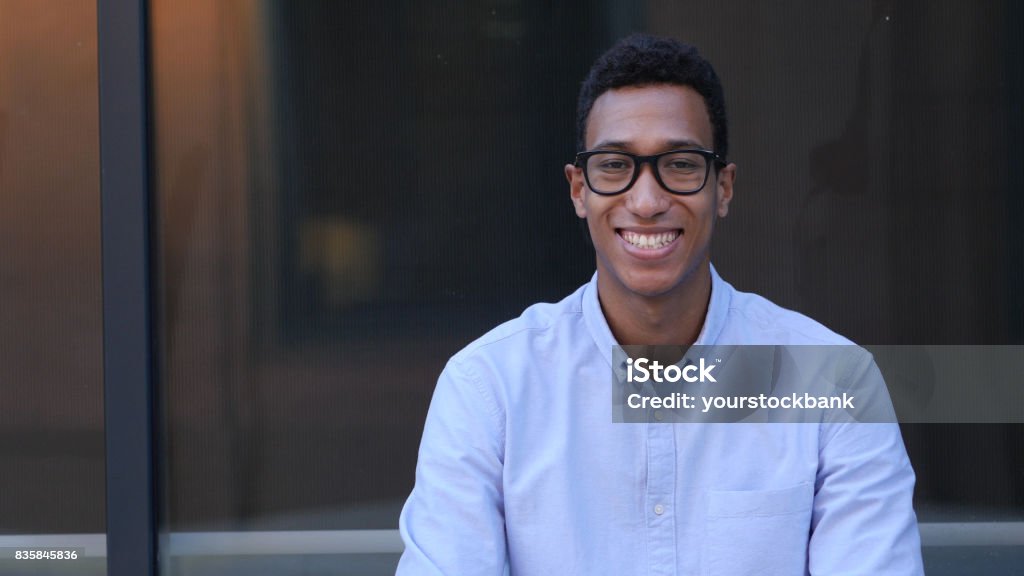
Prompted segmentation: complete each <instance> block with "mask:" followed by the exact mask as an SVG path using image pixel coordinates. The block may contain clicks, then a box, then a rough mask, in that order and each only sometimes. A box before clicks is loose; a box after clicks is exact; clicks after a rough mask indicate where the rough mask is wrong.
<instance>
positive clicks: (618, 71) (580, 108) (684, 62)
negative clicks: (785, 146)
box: [576, 34, 729, 158]
mask: <svg viewBox="0 0 1024 576" xmlns="http://www.w3.org/2000/svg"><path fill="white" fill-rule="evenodd" d="M652 84H676V85H679V86H689V87H690V88H692V89H694V90H695V91H696V92H697V93H698V94H700V95H701V96H702V97H703V98H704V105H705V106H706V107H707V110H708V117H709V118H710V119H711V129H712V136H713V138H714V142H713V145H714V151H715V152H717V153H718V154H719V155H720V156H721V157H722V158H727V157H728V156H727V154H728V152H729V128H728V123H727V121H726V117H725V94H724V93H723V91H722V83H721V82H720V81H719V80H718V75H717V74H715V70H714V68H712V67H711V63H710V62H708V61H707V60H705V59H704V58H703V57H702V56H701V55H700V53H699V52H698V51H697V49H696V48H695V47H693V46H690V45H689V44H684V43H682V42H680V41H678V40H675V39H672V38H660V37H657V36H651V35H648V34H633V35H632V36H627V37H626V38H623V39H622V40H619V42H617V43H616V44H615V46H612V48H611V49H609V50H608V51H607V52H605V53H604V54H602V55H601V57H600V58H598V59H597V61H596V62H594V65H593V66H592V67H591V68H590V72H589V73H588V74H587V78H586V80H584V81H583V86H582V87H581V88H580V97H579V101H578V103H577V105H576V149H577V150H584V149H585V145H586V144H585V141H586V131H587V118H588V117H589V116H590V109H591V108H593V106H594V101H595V100H597V98H598V97H599V96H600V95H601V94H604V93H605V92H606V91H608V90H611V89H614V88H623V87H626V86H648V85H652Z"/></svg>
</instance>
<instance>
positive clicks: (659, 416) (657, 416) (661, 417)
mask: <svg viewBox="0 0 1024 576" xmlns="http://www.w3.org/2000/svg"><path fill="white" fill-rule="evenodd" d="M654 419H655V420H657V421H658V422H661V421H662V420H664V419H665V415H664V414H662V413H661V410H655V411H654Z"/></svg>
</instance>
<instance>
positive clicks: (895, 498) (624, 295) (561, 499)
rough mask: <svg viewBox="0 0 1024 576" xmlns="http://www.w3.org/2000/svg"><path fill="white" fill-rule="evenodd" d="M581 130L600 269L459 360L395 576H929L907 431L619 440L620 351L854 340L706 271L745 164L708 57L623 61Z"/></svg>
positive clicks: (599, 77) (440, 394)
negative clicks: (738, 159)
mask: <svg viewBox="0 0 1024 576" xmlns="http://www.w3.org/2000/svg"><path fill="white" fill-rule="evenodd" d="M577 131H578V142H579V150H581V152H580V153H579V154H578V155H577V158H576V162H575V163H573V164H570V165H567V166H566V167H565V174H566V177H567V179H568V181H569V191H570V197H571V199H572V202H573V205H574V207H575V210H576V214H577V215H578V216H579V217H580V218H584V219H586V224H587V227H588V230H589V233H590V237H591V238H592V240H593V245H594V249H595V252H596V256H597V273H596V274H595V276H594V279H592V280H591V282H590V283H589V284H587V285H585V286H583V287H581V288H580V289H579V290H578V291H576V292H575V293H574V294H572V295H571V296H569V297H567V298H566V299H564V300H562V301H561V302H559V303H557V304H538V305H535V306H532V307H530V308H529V309H527V310H526V311H525V312H524V313H523V315H522V316H521V317H519V318H517V319H515V320H513V321H511V322H508V323H505V324H503V325H501V326H499V327H497V328H495V329H494V330H492V331H491V332H489V333H488V334H486V335H485V336H483V337H482V338H480V339H479V340H477V341H476V342H474V343H472V344H470V345H469V346H467V347H466V348H465V349H464V350H462V351H460V352H459V353H458V354H456V355H455V356H454V357H453V358H452V359H451V360H450V361H449V363H448V365H447V366H446V368H445V370H444V372H443V373H442V375H441V377H440V379H439V381H438V384H437V388H436V390H435V393H434V398H433V401H432V403H431V407H430V411H429V414H428V416H427V421H426V425H425V428H424V432H423V440H422V444H421V447H420V455H419V463H418V465H417V470H416V486H415V488H414V489H413V492H412V494H411V495H410V497H409V500H408V502H407V503H406V506H405V509H404V510H403V512H402V517H401V520H400V530H401V533H402V537H403V539H404V541H405V545H406V548H405V553H404V554H403V556H402V559H401V562H400V564H399V569H398V573H399V574H402V575H412V574H417V575H419V574H434V575H436V574H450V575H460V576H462V575H467V574H492V575H498V574H502V572H503V570H504V569H506V568H508V569H509V570H510V572H511V573H512V574H515V575H549V574H616V575H622V574H805V573H810V574H920V573H922V568H921V558H920V543H919V536H918V532H917V523H916V519H915V515H914V511H913V509H912V506H911V496H912V493H913V485H914V474H913V471H912V470H911V467H910V463H909V461H908V459H907V456H906V452H905V450H904V447H903V443H902V440H901V438H900V434H899V429H898V427H897V426H896V425H895V424H858V423H853V422H847V423H830V424H820V425H819V424H810V425H801V424H761V425H758V424H726V423H719V424H693V425H690V424H658V423H641V424H623V423H613V422H612V417H611V413H612V408H611V400H610V397H611V394H610V388H609V386H610V384H609V381H610V379H611V378H610V375H611V373H612V349H613V347H614V346H616V345H617V344H619V345H627V344H636V345H659V344H665V345H669V344H671V345H680V344H681V345H690V344H694V343H696V344H849V341H847V340H845V339H844V338H842V337H840V336H838V335H836V334H834V333H832V332H830V331H829V330H827V329H826V328H824V327H823V326H821V325H820V324H817V323H816V322H814V321H812V320H810V319H809V318H806V317H804V316H801V315H800V314H797V313H795V312H791V311H788V310H784V309H782V308H779V307H778V306H775V305H774V304H772V303H770V302H768V301H767V300H765V299H763V298H760V297H758V296H755V295H752V294H746V293H742V292H738V291H736V290H735V289H733V287H732V286H730V285H729V284H728V283H726V282H725V281H724V280H722V279H721V278H720V277H719V276H718V275H717V273H716V272H715V270H714V268H713V267H712V266H711V263H710V255H709V249H710V245H711V238H712V232H713V230H714V225H715V220H716V219H717V218H721V217H725V216H726V215H727V214H728V210H729V203H730V201H731V200H732V197H733V183H734V181H735V177H736V166H735V165H734V164H732V163H729V162H728V161H727V160H726V158H727V156H726V154H727V129H726V117H725V106H724V100H723V94H722V88H721V86H720V84H719V81H718V78H717V76H716V75H715V73H714V71H713V69H712V68H711V66H710V64H708V63H707V62H706V61H705V60H703V59H702V58H701V57H700V55H699V54H698V53H697V51H696V50H695V49H694V48H692V47H690V46H686V45H684V44H681V43H679V42H676V41H674V40H667V39H659V38H654V37H650V36H633V37H630V38H627V39H625V40H623V41H622V42H620V43H619V44H617V45H616V46H615V47H613V48H612V49H611V50H610V51H609V52H607V53H606V54H605V55H603V56H602V57H601V58H600V59H599V60H598V61H597V62H596V63H595V64H594V67H593V68H592V69H591V71H590V74H589V75H588V77H587V79H586V81H585V82H584V84H583V87H582V90H581V94H580V99H579V109H578V117H577Z"/></svg>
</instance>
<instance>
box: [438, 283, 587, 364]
mask: <svg viewBox="0 0 1024 576" xmlns="http://www.w3.org/2000/svg"><path fill="white" fill-rule="evenodd" d="M585 288H586V285H583V286H581V287H580V288H579V289H578V290H576V291H575V292H573V293H572V294H570V295H568V296H566V297H565V298H563V299H562V300H561V301H559V302H541V303H537V304H534V305H532V306H530V307H529V308H527V309H526V310H524V311H523V313H522V314H521V315H520V316H519V317H518V318H514V319H512V320H509V321H507V322H504V323H502V324H499V325H498V326H496V327H494V328H493V329H491V330H490V331H488V332H487V333H486V334H484V335H483V336H480V337H479V338H477V339H476V340H474V341H472V342H470V343H469V344H467V345H466V347H465V348H463V349H462V350H460V351H459V352H457V353H456V354H455V355H454V356H453V357H452V359H451V361H452V362H455V363H462V362H466V361H468V360H470V359H471V358H474V357H476V358H479V357H481V356H484V357H486V356H496V357H500V358H503V359H511V358H515V357H516V356H518V355H520V354H526V353H529V352H530V351H531V349H534V348H536V347H538V346H544V345H545V343H548V344H550V343H551V342H553V341H554V340H557V339H559V338H562V337H568V334H567V333H569V332H572V331H573V330H574V329H575V328H576V327H578V326H579V325H580V324H581V323H582V317H583V291H584V289H585Z"/></svg>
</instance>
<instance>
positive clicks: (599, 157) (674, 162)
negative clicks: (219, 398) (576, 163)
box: [587, 152, 708, 194]
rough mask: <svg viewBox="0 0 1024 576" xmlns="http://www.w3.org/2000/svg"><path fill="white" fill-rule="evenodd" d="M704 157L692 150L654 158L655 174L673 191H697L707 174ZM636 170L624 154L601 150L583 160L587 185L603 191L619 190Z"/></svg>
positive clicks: (631, 160)
mask: <svg viewBox="0 0 1024 576" xmlns="http://www.w3.org/2000/svg"><path fill="white" fill-rule="evenodd" d="M707 163H708V161H707V159H706V158H705V157H704V156H702V155H701V154H697V153H695V152H676V153H673V154H667V155H665V156H662V157H661V158H659V159H658V161H657V167H658V174H659V175H660V176H661V181H662V183H664V185H665V187H667V188H668V189H669V190H671V191H673V192H679V193H687V192H694V191H696V190H699V189H700V188H701V187H702V186H703V185H704V178H705V177H706V176H707ZM635 171H636V162H634V160H633V159H632V158H630V157H629V156H626V155H625V154H619V153H616V152H604V153H600V154H594V155H593V156H591V157H590V158H588V159H587V177H588V179H589V182H590V187H591V188H592V189H594V190H595V191H596V192H603V193H606V194H609V193H617V192H621V191H623V190H625V189H626V187H628V186H629V183H630V182H631V181H632V180H633V173H634V172H635Z"/></svg>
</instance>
